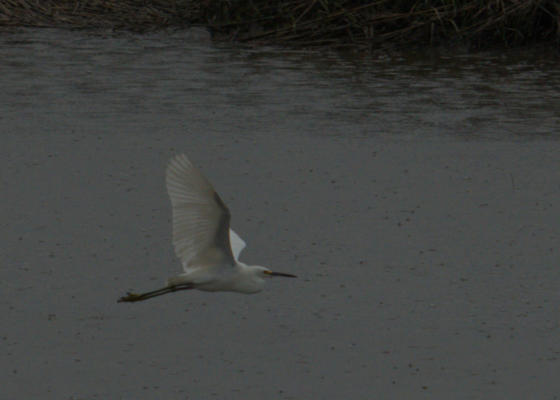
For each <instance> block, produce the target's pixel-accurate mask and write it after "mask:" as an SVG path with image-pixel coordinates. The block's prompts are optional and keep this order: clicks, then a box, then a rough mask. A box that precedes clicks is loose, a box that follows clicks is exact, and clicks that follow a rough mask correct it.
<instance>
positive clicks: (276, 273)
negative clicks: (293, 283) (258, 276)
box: [270, 272, 297, 278]
mask: <svg viewBox="0 0 560 400" xmlns="http://www.w3.org/2000/svg"><path fill="white" fill-rule="evenodd" d="M270 275H272V276H284V277H286V278H297V276H295V275H292V274H285V273H284V272H271V273H270Z"/></svg>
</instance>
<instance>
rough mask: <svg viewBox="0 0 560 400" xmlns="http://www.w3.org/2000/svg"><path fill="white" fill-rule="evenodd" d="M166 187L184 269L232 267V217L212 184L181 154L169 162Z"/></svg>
mask: <svg viewBox="0 0 560 400" xmlns="http://www.w3.org/2000/svg"><path fill="white" fill-rule="evenodd" d="M166 184H167V192H168V194H169V198H170V199H171V208H172V214H173V216H172V220H173V246H174V248H175V254H177V257H179V258H180V259H181V262H182V263H183V268H184V269H185V270H187V269H189V268H195V267H202V266H205V265H211V264H215V263H231V264H232V265H233V264H234V257H233V253H232V250H231V245H230V238H229V221H230V219H231V215H230V212H229V209H228V208H227V206H226V205H225V203H224V202H223V201H222V199H221V198H220V196H219V195H218V193H216V191H215V190H214V188H213V187H212V185H211V184H210V182H208V180H207V179H206V178H205V177H204V176H203V175H202V174H201V172H200V171H199V170H198V169H196V168H195V167H194V166H193V165H192V164H191V162H190V161H189V159H188V158H187V156H185V155H184V154H181V155H178V156H176V157H175V158H173V159H172V160H171V161H170V162H169V165H168V167H167V173H166Z"/></svg>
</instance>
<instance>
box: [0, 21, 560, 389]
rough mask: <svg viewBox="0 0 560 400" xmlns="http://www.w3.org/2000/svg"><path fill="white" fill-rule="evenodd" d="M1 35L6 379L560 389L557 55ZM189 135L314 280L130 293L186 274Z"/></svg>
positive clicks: (275, 254)
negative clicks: (137, 300) (177, 229)
mask: <svg viewBox="0 0 560 400" xmlns="http://www.w3.org/2000/svg"><path fill="white" fill-rule="evenodd" d="M0 42H1V45H0V77H1V78H0V80H1V84H2V90H1V91H0V110H1V112H0V123H1V129H0V140H1V152H0V153H1V155H2V157H0V190H1V194H2V199H3V207H1V208H0V221H1V222H0V239H1V240H2V243H3V246H2V249H1V250H0V255H1V259H2V268H1V269H0V282H1V283H0V310H1V311H2V314H3V321H4V322H3V324H2V328H1V332H0V333H1V334H0V337H1V339H2V343H3V346H2V350H1V351H2V357H0V360H2V361H0V365H1V366H2V371H3V374H2V378H0V386H1V387H2V393H3V394H2V396H0V397H5V398H44V399H82V398H88V399H95V398H100V399H108V398H110V399H137V398H168V399H200V398H228V399H262V398H277V399H304V398H313V399H332V398H344V397H348V396H350V397H351V398H415V399H416V398H426V399H434V398H454V399H485V398H509V399H515V398H519V399H521V398H523V399H524V398H543V399H545V398H546V399H553V398H557V397H558V395H559V393H560V384H559V383H558V379H557V376H556V375H557V374H556V371H557V370H558V368H559V365H558V363H559V357H560V345H559V342H558V335H559V327H558V317H559V314H558V304H559V301H560V296H559V291H558V288H559V287H560V278H559V275H558V259H559V255H558V243H559V240H560V232H559V227H558V221H559V216H560V177H559V175H558V171H560V156H559V154H560V143H559V138H560V135H559V126H560V92H559V91H558V87H560V68H558V66H557V65H558V63H557V61H558V60H557V58H555V56H554V55H553V54H549V53H547V52H546V51H543V50H542V49H540V50H534V51H530V50H526V49H525V50H522V51H510V52H506V53H491V52H488V53H482V54H449V53H438V52H431V54H420V55H419V54H417V53H408V54H398V55H395V54H391V55H376V56H367V57H364V56H358V55H344V54H343V55H341V54H331V53H328V52H316V51H313V52H311V51H304V50H286V49H275V48H245V47H238V46H233V45H225V44H219V43H212V42H211V41H210V40H209V38H208V36H207V35H206V34H205V33H204V32H202V31H186V32H185V31H177V32H164V33H157V34H150V35H129V34H112V33H103V32H71V31H59V30H45V29H43V30H40V29H37V30H17V31H8V32H6V31H5V32H3V33H2V34H1V36H0ZM179 152H185V153H186V154H188V155H189V157H190V158H191V159H192V160H193V162H194V163H195V164H196V165H198V166H200V167H201V169H202V170H203V171H204V173H205V174H206V175H207V176H208V177H209V178H210V180H211V181H212V182H213V183H214V184H215V186H216V189H217V190H218V191H219V192H220V194H221V196H222V197H223V199H224V200H225V201H226V202H227V203H228V205H229V206H230V209H231V211H232V214H233V220H232V226H233V227H234V229H235V230H236V231H237V232H238V233H239V234H240V235H241V236H242V237H243V238H244V239H245V240H246V242H247V243H248V247H247V249H246V250H245V251H244V253H243V255H242V260H243V261H245V262H248V263H255V264H264V265H269V266H272V267H274V268H276V269H278V270H280V271H286V272H292V273H295V274H297V275H298V276H300V278H299V279H298V280H295V281H294V280H290V281H289V282H288V281H286V280H282V281H281V280H276V281H273V282H271V283H270V284H269V285H268V287H267V290H266V291H265V292H263V293H260V294H258V295H254V296H244V295H239V294H227V293H225V294H208V293H197V292H193V293H188V292H185V293H179V294H174V295H169V296H164V297H161V298H158V299H154V300H152V301H149V302H146V303H143V304H131V305H125V304H117V303H116V300H117V298H118V297H119V296H120V295H122V294H123V293H124V292H125V291H126V290H129V289H135V290H150V289H153V288H156V287H158V286H160V285H161V284H162V283H163V282H164V280H165V279H166V278H167V277H168V276H169V275H172V274H175V273H177V272H178V271H179V269H180V266H179V263H178V262H177V260H176V259H175V257H174V255H173V250H172V247H171V243H170V235H171V234H170V207H169V201H168V199H167V195H166V193H165V187H164V178H163V177H164V170H165V165H166V162H167V160H168V159H169V158H170V157H171V156H172V155H173V154H176V153H179Z"/></svg>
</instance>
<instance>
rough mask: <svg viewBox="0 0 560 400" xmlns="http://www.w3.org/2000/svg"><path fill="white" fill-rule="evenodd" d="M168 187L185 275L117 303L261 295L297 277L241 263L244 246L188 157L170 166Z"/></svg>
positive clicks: (226, 212)
mask: <svg viewBox="0 0 560 400" xmlns="http://www.w3.org/2000/svg"><path fill="white" fill-rule="evenodd" d="M166 184H167V192H168V193H169V197H170V199H171V206H172V211H173V218H172V220H173V246H174V248H175V253H176V254H177V257H179V259H180V260H181V262H182V264H183V270H184V272H183V273H182V274H180V275H177V276H174V277H172V278H169V279H168V282H167V286H166V287H164V288H161V289H158V290H154V291H152V292H146V293H143V294H134V293H128V294H127V296H125V297H121V299H120V300H119V301H140V300H146V299H149V298H151V297H155V296H159V295H162V294H165V293H170V292H175V291H177V290H186V289H199V290H205V291H210V292H215V291H230V292H240V293H257V292H260V291H261V290H262V289H263V287H264V284H265V278H266V277H270V276H285V277H295V276H294V275H291V274H285V273H280V272H272V271H271V270H270V269H268V268H265V267H261V266H258V265H246V264H244V263H242V262H240V261H239V255H240V253H241V251H242V250H243V249H244V248H245V242H244V241H243V239H241V238H240V237H239V236H238V235H237V234H236V233H235V232H234V231H233V230H231V229H230V227H229V222H230V218H231V216H230V213H229V210H228V208H227V206H226V205H225V204H224V202H223V201H222V199H221V198H220V196H219V195H218V193H216V191H215V190H214V188H213V187H212V185H211V184H210V182H208V180H207V179H206V178H205V177H204V176H203V175H202V174H201V173H200V171H199V170H198V169H196V168H195V167H194V166H193V165H192V164H191V162H190V161H189V159H188V158H187V157H186V156H185V155H178V156H176V157H175V158H173V159H172V160H171V161H170V162H169V165H168V167H167V173H166Z"/></svg>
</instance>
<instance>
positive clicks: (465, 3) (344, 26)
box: [0, 0, 560, 47]
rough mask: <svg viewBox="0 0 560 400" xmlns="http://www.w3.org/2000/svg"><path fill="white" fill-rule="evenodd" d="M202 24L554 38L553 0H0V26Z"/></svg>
mask: <svg viewBox="0 0 560 400" xmlns="http://www.w3.org/2000/svg"><path fill="white" fill-rule="evenodd" d="M191 24H202V25H206V26H208V27H209V28H210V29H211V30H212V32H213V33H214V34H215V36H217V37H221V38H227V39H232V40H239V41H243V42H268V43H271V42H272V43H279V44H288V45H300V46H330V47H342V46H354V47H355V46H358V47H376V46H387V45H390V46H394V45H401V44H407V45H415V44H420V45H429V44H440V43H447V44H449V43H451V44H452V43H456V42H461V43H464V44H467V45H470V46H474V47H488V46H495V45H497V44H498V45H506V46H511V45H516V44H526V43H530V42H537V41H541V42H543V41H546V42H551V43H556V44H557V43H558V39H559V38H560V2H559V1H558V0H375V1H364V0H74V1H70V0H58V1H57V0H0V26H44V27H73V28H91V27H106V28H112V29H128V30H134V31H146V30H151V29H161V28H165V27H170V26H188V25H191Z"/></svg>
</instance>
